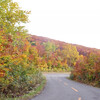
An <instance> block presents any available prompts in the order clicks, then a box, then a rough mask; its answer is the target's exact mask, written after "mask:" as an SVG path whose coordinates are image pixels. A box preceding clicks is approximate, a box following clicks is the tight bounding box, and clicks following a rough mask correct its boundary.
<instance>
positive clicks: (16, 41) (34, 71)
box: [0, 0, 100, 97]
mask: <svg viewBox="0 0 100 100" xmlns="http://www.w3.org/2000/svg"><path fill="white" fill-rule="evenodd" d="M29 14H30V12H28V11H23V10H21V9H20V8H19V6H18V4H17V3H14V2H12V0H0V16H1V17H0V94H1V95H2V97H3V96H8V97H16V96H20V95H23V94H24V93H27V91H30V90H32V89H33V88H35V87H36V85H37V84H40V83H41V82H42V81H43V80H44V78H43V76H42V73H41V71H44V72H68V71H69V72H70V71H71V76H70V78H71V79H73V80H77V81H80V82H84V83H90V84H91V85H94V86H99V87H100V50H99V49H94V48H88V47H84V46H80V45H76V44H69V43H65V42H61V41H57V40H53V39H49V38H45V37H39V36H35V35H30V34H27V30H25V29H24V27H23V26H21V25H20V23H27V22H28V15H29Z"/></svg>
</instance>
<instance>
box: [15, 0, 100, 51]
mask: <svg viewBox="0 0 100 100" xmlns="http://www.w3.org/2000/svg"><path fill="white" fill-rule="evenodd" d="M13 1H17V2H18V3H19V6H20V7H22V9H24V10H31V15H30V16H29V20H30V21H31V22H30V23H29V24H27V25H26V27H27V28H28V30H29V33H30V34H33V35H38V36H44V37H49V38H52V39H56V40H61V41H65V42H68V43H74V44H80V45H84V46H88V47H93V48H99V49H100V0H13Z"/></svg>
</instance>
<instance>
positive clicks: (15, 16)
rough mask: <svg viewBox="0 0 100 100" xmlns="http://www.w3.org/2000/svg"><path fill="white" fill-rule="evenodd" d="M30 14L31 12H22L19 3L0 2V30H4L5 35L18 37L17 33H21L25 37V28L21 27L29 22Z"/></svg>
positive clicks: (8, 0)
mask: <svg viewBox="0 0 100 100" xmlns="http://www.w3.org/2000/svg"><path fill="white" fill-rule="evenodd" d="M28 14H30V11H23V10H21V9H20V7H19V6H18V3H17V2H13V1H12V0H0V29H3V31H4V33H5V34H10V35H16V34H17V33H16V32H19V33H20V34H22V35H25V32H26V30H25V29H24V26H19V25H20V24H21V23H27V22H28ZM17 35H18V34H17ZM14 38H15V37H14Z"/></svg>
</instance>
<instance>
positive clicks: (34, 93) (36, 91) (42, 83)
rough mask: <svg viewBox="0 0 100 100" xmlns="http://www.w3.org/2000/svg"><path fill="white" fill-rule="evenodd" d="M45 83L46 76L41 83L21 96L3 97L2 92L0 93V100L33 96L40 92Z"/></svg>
mask: <svg viewBox="0 0 100 100" xmlns="http://www.w3.org/2000/svg"><path fill="white" fill-rule="evenodd" d="M45 84H46V78H45V77H44V79H43V81H42V82H41V84H39V85H38V86H37V87H36V88H35V89H33V90H32V91H29V93H28V94H24V95H23V96H20V97H16V98H5V97H4V96H3V95H2V94H1V95H0V100H29V99H31V98H33V97H34V96H36V95H38V94H39V93H41V91H42V90H43V89H44V87H45Z"/></svg>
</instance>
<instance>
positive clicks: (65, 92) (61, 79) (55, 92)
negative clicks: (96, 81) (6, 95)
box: [31, 73, 100, 100]
mask: <svg viewBox="0 0 100 100" xmlns="http://www.w3.org/2000/svg"><path fill="white" fill-rule="evenodd" d="M45 76H46V78H47V84H46V87H45V88H44V90H43V91H42V93H41V94H40V95H38V96H36V97H34V98H33V99H31V100H100V88H95V87H92V86H88V85H85V84H81V83H78V82H74V81H71V80H68V79H66V77H68V76H69V74H50V73H49V74H45Z"/></svg>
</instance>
